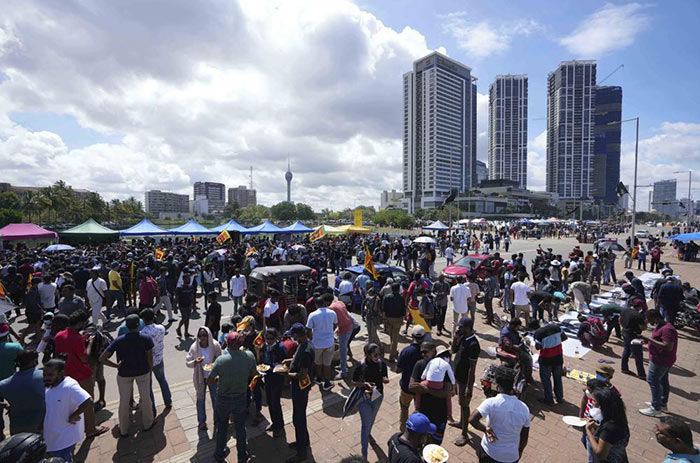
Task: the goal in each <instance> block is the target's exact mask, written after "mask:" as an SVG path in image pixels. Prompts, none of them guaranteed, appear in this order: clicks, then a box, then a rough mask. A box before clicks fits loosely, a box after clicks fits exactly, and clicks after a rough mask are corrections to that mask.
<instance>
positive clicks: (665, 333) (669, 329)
mask: <svg viewBox="0 0 700 463" xmlns="http://www.w3.org/2000/svg"><path fill="white" fill-rule="evenodd" d="M651 338H652V339H655V340H657V341H661V342H664V343H668V342H672V343H673V349H671V350H662V349H661V348H659V347H656V345H654V344H652V343H649V361H650V362H654V363H655V364H657V365H661V366H662V367H672V366H673V364H674V363H676V350H677V349H678V332H677V331H676V328H675V327H674V326H673V325H672V324H670V323H666V322H661V325H659V326H657V327H656V328H654V331H653V332H652V333H651Z"/></svg>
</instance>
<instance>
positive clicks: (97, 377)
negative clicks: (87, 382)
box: [88, 360, 105, 382]
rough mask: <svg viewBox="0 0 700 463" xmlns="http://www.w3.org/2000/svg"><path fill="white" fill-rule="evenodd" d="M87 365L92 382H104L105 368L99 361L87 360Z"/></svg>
mask: <svg viewBox="0 0 700 463" xmlns="http://www.w3.org/2000/svg"><path fill="white" fill-rule="evenodd" d="M88 364H89V365H90V369H91V370H92V380H93V381H95V382H98V381H104V380H105V366H104V364H103V363H102V362H100V361H99V360H96V361H95V360H89V361H88Z"/></svg>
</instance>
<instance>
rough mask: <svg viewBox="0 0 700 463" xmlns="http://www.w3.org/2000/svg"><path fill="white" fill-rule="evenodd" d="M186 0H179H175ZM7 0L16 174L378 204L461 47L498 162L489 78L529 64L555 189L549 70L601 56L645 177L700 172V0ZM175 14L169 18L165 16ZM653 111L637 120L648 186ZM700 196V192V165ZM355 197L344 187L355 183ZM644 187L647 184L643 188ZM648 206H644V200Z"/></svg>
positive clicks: (9, 151) (96, 186)
mask: <svg viewBox="0 0 700 463" xmlns="http://www.w3.org/2000/svg"><path fill="white" fill-rule="evenodd" d="M166 4H167V6H166ZM166 4H164V3H163V2H161V1H159V0H144V1H143V2H140V3H139V4H138V5H136V4H130V5H127V6H124V5H121V6H117V5H116V4H115V3H114V2H111V1H108V0H92V1H90V2H89V3H87V4H86V3H85V2H82V1H79V0H66V1H64V2H61V3H60V5H59V4H53V3H46V2H43V1H40V0H7V1H6V2H5V4H4V18H3V22H0V69H2V73H1V74H0V160H2V161H3V162H4V166H5V169H4V178H5V181H10V182H11V183H15V184H29V185H42V184H47V183H52V182H54V181H55V180H57V179H58V178H62V179H63V180H65V181H67V182H68V183H69V184H72V185H74V186H75V187H76V188H88V189H93V190H96V191H99V192H100V193H102V194H103V195H104V196H106V197H107V198H112V197H127V196H130V195H134V196H136V197H137V198H143V193H144V191H145V190H147V189H151V188H153V189H155V188H157V189H162V190H166V191H177V192H181V193H189V194H192V184H193V183H194V182H195V181H199V180H210V181H220V182H224V183H226V185H227V186H235V185H239V184H247V183H248V172H249V167H250V166H251V165H252V166H254V184H255V187H256V188H257V189H258V198H259V201H261V202H262V203H264V204H268V205H270V204H274V203H275V202H278V201H281V200H283V199H284V197H285V183H284V178H283V176H284V172H285V170H286V160H287V156H288V155H289V156H290V157H291V160H292V170H293V171H294V173H295V176H294V182H293V184H292V191H293V195H292V196H293V197H294V199H295V200H297V201H304V202H307V203H309V204H311V205H312V206H314V207H315V208H316V209H321V208H324V207H331V208H336V209H337V208H341V207H352V206H354V205H357V204H360V203H363V204H375V205H376V204H378V202H379V193H380V191H381V190H383V189H391V188H400V185H401V168H400V165H401V125H402V115H401V114H402V113H401V111H402V98H401V75H402V73H404V72H406V71H407V70H410V69H411V65H412V62H413V60H415V59H418V58H420V57H421V56H423V55H425V54H427V53H429V52H430V51H432V50H441V51H443V52H445V53H447V54H448V55H449V56H451V57H452V58H454V59H457V60H459V61H461V62H463V63H464V64H466V65H468V66H470V67H471V68H472V70H473V75H475V76H476V77H478V79H479V81H478V92H479V94H480V96H479V100H478V101H479V116H478V131H479V138H478V157H479V158H480V159H484V160H485V159H486V158H487V151H486V146H487V125H486V124H487V116H486V109H487V105H488V97H487V93H488V86H489V84H490V83H491V82H492V81H493V78H494V76H495V75H497V74H508V73H512V74H528V75H529V85H530V88H529V96H530V99H529V104H530V109H529V115H530V119H529V134H528V135H529V136H528V138H529V146H528V151H529V154H528V161H529V166H530V167H529V170H528V185H529V186H530V187H531V188H533V189H543V188H544V169H542V167H543V166H544V160H545V152H546V144H545V128H546V120H545V119H544V118H545V109H546V100H545V84H546V79H547V73H548V72H550V71H553V70H554V69H555V68H556V66H557V64H558V63H559V62H560V61H565V60H570V59H595V60H597V62H598V79H599V81H600V80H601V79H602V78H603V77H605V76H606V75H607V74H608V73H610V72H612V71H613V70H614V69H615V68H616V67H617V66H618V65H620V64H624V69H621V70H618V71H617V72H616V73H615V74H614V75H613V76H612V77H610V78H609V79H608V80H606V81H605V84H609V85H620V86H622V87H623V116H624V117H625V118H630V117H635V116H639V117H640V118H641V127H640V128H641V130H640V174H639V184H642V185H643V184H647V183H651V182H653V181H656V180H661V179H665V178H677V179H678V180H679V191H678V196H679V197H681V196H685V195H686V193H685V192H686V186H685V185H687V180H686V179H687V176H685V177H684V176H682V175H676V174H673V172H674V171H676V170H687V169H693V170H695V171H698V170H700V169H699V168H700V111H698V108H700V96H699V95H700V92H698V90H697V88H696V87H697V85H696V82H697V75H698V72H699V71H700V69H698V68H699V67H700V66H699V65H700V59H699V56H700V54H698V52H697V50H696V47H697V45H696V43H697V38H698V35H697V32H696V29H697V24H698V21H699V20H700V2H696V1H666V2H657V3H646V2H639V3H635V2H611V3H607V2H595V1H586V2H580V1H565V2H562V1H560V2H551V1H549V2H548V1H500V0H496V1H440V2H431V1H414V0H410V1H388V0H386V1H368V0H358V1H356V2H351V1H349V0H333V1H327V0H267V1H260V0H229V1H221V0H201V2H191V1H189V0H169V1H168V2H166ZM166 11H167V14H165V12H166ZM633 141H634V125H633V124H627V125H625V127H624V129H623V146H622V180H623V181H625V182H626V183H629V182H631V171H632V168H631V166H632V156H633ZM695 177H696V179H695V180H697V181H696V182H694V188H697V190H696V191H695V193H694V196H698V195H700V172H698V173H696V176H695ZM339 192H341V194H339ZM640 195H641V196H642V197H645V196H646V190H640ZM644 207H645V204H644V203H643V202H640V208H642V209H643V208H644Z"/></svg>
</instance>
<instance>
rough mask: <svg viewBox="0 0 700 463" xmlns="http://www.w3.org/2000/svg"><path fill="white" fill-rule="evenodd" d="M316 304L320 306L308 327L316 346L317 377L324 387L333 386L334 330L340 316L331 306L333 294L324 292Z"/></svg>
mask: <svg viewBox="0 0 700 463" xmlns="http://www.w3.org/2000/svg"><path fill="white" fill-rule="evenodd" d="M318 299H319V300H318V302H317V303H316V305H317V306H318V307H319V308H318V309H316V310H315V311H313V312H312V313H311V314H309V318H308V320H307V321H306V327H307V328H309V329H311V330H312V341H311V344H312V345H313V346H314V352H315V355H314V363H315V368H314V369H315V372H316V377H317V378H319V379H320V380H323V389H325V390H327V391H328V390H330V389H331V388H333V384H331V381H330V379H331V378H332V377H333V374H332V371H331V362H332V361H333V353H334V337H333V332H334V331H335V329H336V328H337V327H338V316H337V315H336V313H335V312H334V311H333V310H331V309H330V308H329V306H330V305H331V303H332V302H333V295H331V294H323V295H321V297H319V298H318Z"/></svg>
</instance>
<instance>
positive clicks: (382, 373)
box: [352, 359, 389, 394]
mask: <svg viewBox="0 0 700 463" xmlns="http://www.w3.org/2000/svg"><path fill="white" fill-rule="evenodd" d="M387 376H389V372H388V370H387V368H386V363H384V362H383V361H381V360H379V362H372V361H368V360H366V359H365V360H363V361H362V363H360V364H359V365H358V366H357V368H355V371H354V372H353V374H352V380H353V381H357V382H366V383H373V384H374V385H375V386H377V390H378V391H379V392H381V393H382V394H383V393H384V381H383V380H384V378H386V377H387Z"/></svg>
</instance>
